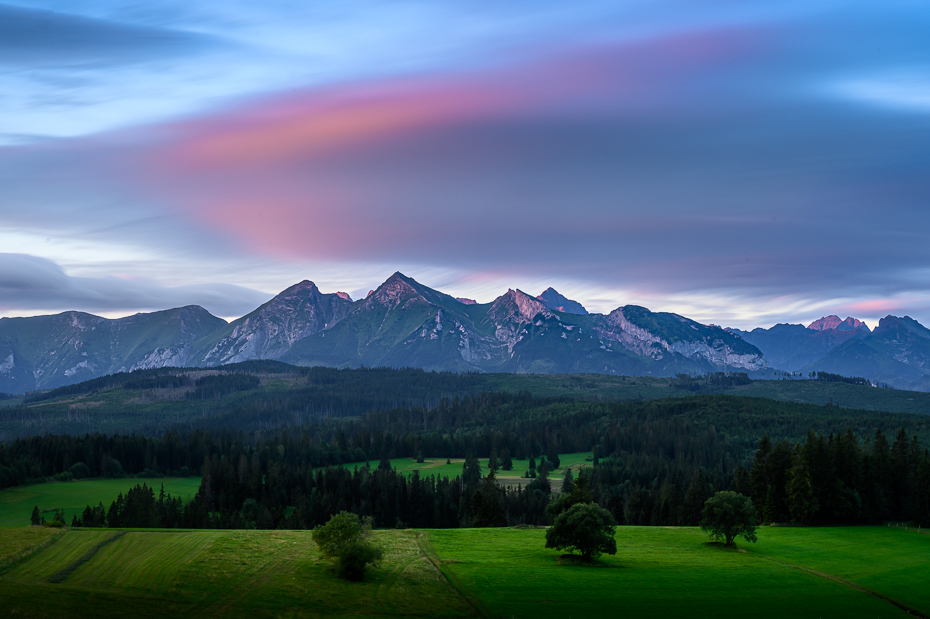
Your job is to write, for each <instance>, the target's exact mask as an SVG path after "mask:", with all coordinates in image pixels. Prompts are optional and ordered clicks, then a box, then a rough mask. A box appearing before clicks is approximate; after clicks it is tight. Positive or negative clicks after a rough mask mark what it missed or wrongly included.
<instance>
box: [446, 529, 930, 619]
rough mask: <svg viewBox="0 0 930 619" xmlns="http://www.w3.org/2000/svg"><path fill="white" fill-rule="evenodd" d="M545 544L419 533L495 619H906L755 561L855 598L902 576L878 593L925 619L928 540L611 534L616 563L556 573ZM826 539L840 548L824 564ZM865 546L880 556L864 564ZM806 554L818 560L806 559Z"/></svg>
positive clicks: (472, 532) (856, 535) (883, 605)
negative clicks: (740, 548) (736, 543)
mask: <svg viewBox="0 0 930 619" xmlns="http://www.w3.org/2000/svg"><path fill="white" fill-rule="evenodd" d="M544 538H545V532H544V531H542V530H522V531H521V530H513V529H497V530H487V529H486V530H478V529H466V530H457V531H453V530H447V531H431V532H429V539H430V541H431V544H432V548H433V549H434V550H435V552H436V553H437V555H438V556H439V557H440V559H442V560H443V561H444V562H446V563H444V565H443V568H444V569H445V570H447V571H448V572H449V573H450V575H451V576H453V577H454V578H455V579H456V580H457V581H458V582H460V583H461V585H462V587H463V588H464V589H465V590H467V591H468V592H469V593H470V594H471V595H473V596H474V597H475V598H477V599H478V600H480V601H481V603H482V604H483V606H484V607H485V609H486V610H487V613H488V615H489V616H494V617H510V618H520V617H525V618H533V619H544V618H547V617H553V618H558V619H570V618H571V617H586V618H589V619H591V618H594V617H745V616H751V617H906V616H908V615H907V614H906V613H905V612H903V611H901V610H899V609H897V608H896V607H894V606H893V605H891V604H890V603H888V602H886V601H882V600H880V599H878V598H876V597H874V596H871V595H869V594H867V593H863V592H862V591H859V590H857V589H855V588H853V587H851V586H848V585H846V584H842V583H840V582H836V581H835V580H831V579H829V578H825V577H823V576H819V575H815V574H812V573H809V572H805V571H803V570H800V569H796V568H794V567H789V566H786V565H785V564H783V563H782V562H781V561H777V560H769V559H767V558H766V557H773V558H777V557H780V556H782V555H785V556H787V557H790V558H791V559H792V560H793V561H797V563H796V564H797V565H799V566H803V567H808V569H813V570H816V571H821V570H829V569H834V570H835V572H836V571H838V572H840V573H843V574H845V576H843V578H845V579H847V580H851V581H852V582H855V583H857V584H861V585H862V586H865V587H866V588H868V587H869V585H872V586H879V585H882V584H883V583H884V584H889V585H891V582H892V581H893V580H894V579H895V578H897V577H898V575H900V574H901V573H902V570H903V571H906V573H907V574H908V576H907V578H906V582H905V583H902V584H903V587H902V588H901V589H898V588H897V587H896V586H893V585H891V586H889V587H887V588H882V589H881V591H882V593H883V594H884V595H887V596H888V597H891V598H894V599H898V600H899V601H901V602H905V603H907V604H909V605H910V606H911V607H912V608H916V609H920V610H921V611H922V612H924V613H927V612H930V608H928V607H930V587H927V586H926V583H927V582H928V580H930V555H928V552H927V551H928V550H930V537H927V536H919V535H918V534H916V533H907V532H903V531H896V532H892V531H891V530H884V529H875V528H856V529H770V528H766V529H764V530H762V531H760V534H759V538H760V540H761V541H760V543H759V545H758V547H752V548H749V546H750V545H748V544H744V548H745V549H747V552H733V551H728V550H724V549H722V548H720V547H716V546H709V545H706V544H705V541H706V539H707V538H706V536H705V535H703V534H702V533H701V532H700V531H699V530H697V529H692V528H681V529H669V528H660V527H620V528H619V529H618V532H617V546H618V553H617V555H616V556H615V557H609V556H607V557H604V558H603V559H602V561H601V562H600V566H599V567H587V566H577V565H572V564H564V565H563V564H560V563H559V560H558V554H557V553H555V552H553V551H551V550H545V549H544V548H543V546H544V543H545V542H544ZM837 539H841V540H845V543H844V544H843V546H842V550H841V551H840V552H838V553H836V554H833V553H831V552H830V550H829V549H830V548H831V547H832V546H833V545H834V543H835V541H836V540H837ZM873 544H878V545H879V546H880V547H884V548H885V549H887V550H883V551H882V552H880V553H875V552H873V550H874V549H873ZM812 545H813V547H815V548H817V549H818V551H817V552H814V553H813V554H810V555H809V556H808V557H805V556H804V555H805V554H806V553H809V550H808V549H809V548H810V547H811V546H812ZM807 559H810V562H809V566H808V564H807V563H806V560H807ZM792 565H794V564H792ZM844 565H851V566H858V567H851V568H849V569H843V566H844ZM818 566H819V569H818ZM835 572H833V573H835Z"/></svg>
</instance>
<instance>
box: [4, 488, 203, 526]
mask: <svg viewBox="0 0 930 619" xmlns="http://www.w3.org/2000/svg"><path fill="white" fill-rule="evenodd" d="M143 483H145V484H148V485H149V486H151V487H152V488H154V489H155V494H156V495H157V494H158V492H159V489H160V488H161V485H162V484H164V485H165V493H166V494H170V495H171V496H180V497H181V498H182V499H183V500H185V501H187V499H188V498H192V497H193V496H194V495H195V494H197V490H198V489H199V488H200V478H199V477H180V478H169V477H164V478H154V479H152V478H141V477H140V478H136V477H130V478H122V479H85V480H81V481H66V482H51V483H45V484H35V485H32V486H14V487H13V488H7V489H5V490H3V491H0V528H4V527H22V526H24V525H28V524H29V518H30V516H31V515H32V509H33V507H35V506H38V507H39V511H40V512H43V513H44V514H45V517H46V519H50V516H51V514H52V513H53V512H54V511H55V510H56V509H63V510H64V511H65V522H67V523H70V522H71V517H72V516H73V515H74V514H78V515H80V514H81V512H83V511H84V508H85V507H86V506H87V505H91V506H95V505H97V504H98V503H103V506H104V507H105V508H108V507H109V506H110V503H112V502H113V501H115V500H116V497H117V496H118V495H119V494H120V493H123V494H125V493H126V491H127V490H129V489H130V488H132V487H133V486H135V485H136V484H143Z"/></svg>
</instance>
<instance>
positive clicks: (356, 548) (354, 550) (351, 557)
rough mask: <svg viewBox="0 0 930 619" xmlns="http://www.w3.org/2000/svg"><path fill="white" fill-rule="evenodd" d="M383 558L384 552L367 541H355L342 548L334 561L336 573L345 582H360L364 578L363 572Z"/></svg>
mask: <svg viewBox="0 0 930 619" xmlns="http://www.w3.org/2000/svg"><path fill="white" fill-rule="evenodd" d="M383 556H384V551H383V550H381V549H380V548H378V547H376V546H375V545H373V544H371V543H370V542H369V541H368V540H364V539H361V540H355V541H354V542H350V543H349V544H346V545H345V546H343V548H342V550H341V551H340V552H339V557H338V559H337V560H336V573H337V574H339V577H340V578H345V579H346V580H354V581H360V580H363V579H364V578H365V570H366V569H367V568H368V567H369V566H373V565H377V564H378V562H379V561H380V560H381V558H382V557H383Z"/></svg>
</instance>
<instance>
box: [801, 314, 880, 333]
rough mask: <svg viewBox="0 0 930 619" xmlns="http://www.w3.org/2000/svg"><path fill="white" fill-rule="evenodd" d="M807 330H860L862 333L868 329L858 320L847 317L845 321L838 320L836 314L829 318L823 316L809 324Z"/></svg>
mask: <svg viewBox="0 0 930 619" xmlns="http://www.w3.org/2000/svg"><path fill="white" fill-rule="evenodd" d="M807 328H808V329H811V330H812V331H834V330H835V331H852V330H853V329H862V330H864V331H868V330H869V327H868V326H867V325H866V324H865V323H864V322H862V321H861V320H859V319H858V318H853V317H852V316H847V317H846V319H845V320H840V317H839V316H837V315H836V314H831V315H830V316H824V317H823V318H821V319H819V320H815V321H814V322H812V323H811V324H809V325H807Z"/></svg>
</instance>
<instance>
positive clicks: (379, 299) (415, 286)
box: [367, 271, 428, 307]
mask: <svg viewBox="0 0 930 619" xmlns="http://www.w3.org/2000/svg"><path fill="white" fill-rule="evenodd" d="M411 298H420V299H422V300H424V301H428V299H427V298H426V296H425V295H424V294H423V291H421V286H420V284H419V283H417V282H416V281H415V280H413V279H411V278H409V277H407V276H406V275H404V274H403V273H401V272H400V271H396V272H395V273H394V274H393V275H391V276H390V277H389V278H387V279H386V280H385V281H384V283H383V284H381V285H380V286H378V288H377V289H376V290H375V291H374V292H372V293H369V295H368V297H367V299H368V301H369V302H375V303H380V304H381V305H387V306H391V307H395V306H397V305H400V304H401V303H404V302H406V301H408V300H410V299H411Z"/></svg>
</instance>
